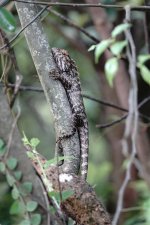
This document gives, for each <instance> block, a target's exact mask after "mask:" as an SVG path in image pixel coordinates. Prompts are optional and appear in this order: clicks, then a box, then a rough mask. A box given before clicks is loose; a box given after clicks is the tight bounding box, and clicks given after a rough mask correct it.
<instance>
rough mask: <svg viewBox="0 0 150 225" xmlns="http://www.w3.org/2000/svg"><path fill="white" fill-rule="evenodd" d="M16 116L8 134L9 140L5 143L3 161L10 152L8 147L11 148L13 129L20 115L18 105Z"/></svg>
mask: <svg viewBox="0 0 150 225" xmlns="http://www.w3.org/2000/svg"><path fill="white" fill-rule="evenodd" d="M17 110H18V112H17V115H16V117H15V119H14V122H13V124H12V127H11V130H10V134H9V138H8V142H7V152H6V153H5V160H6V158H7V156H8V154H9V150H10V147H11V144H12V141H13V135H14V131H15V128H16V125H17V122H18V119H19V117H20V114H21V109H20V106H19V103H18V105H17Z"/></svg>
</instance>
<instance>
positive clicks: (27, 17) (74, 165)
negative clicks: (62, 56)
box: [16, 2, 80, 174]
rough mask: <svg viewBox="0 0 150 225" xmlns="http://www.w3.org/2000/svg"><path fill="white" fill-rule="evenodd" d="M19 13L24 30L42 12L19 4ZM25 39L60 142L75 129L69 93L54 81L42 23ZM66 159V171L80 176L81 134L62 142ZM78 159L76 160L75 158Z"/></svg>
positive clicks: (27, 29)
mask: <svg viewBox="0 0 150 225" xmlns="http://www.w3.org/2000/svg"><path fill="white" fill-rule="evenodd" d="M16 7H17V11H18V14H19V18H20V21H21V25H22V27H25V26H26V24H28V23H29V21H32V19H33V18H35V17H36V15H37V13H38V10H39V8H38V7H37V6H36V5H33V4H24V3H19V2H17V3H16ZM24 33H25V37H26V40H27V43H28V46H29V49H30V52H31V55H32V58H33V61H34V64H35V67H36V70H37V73H38V76H39V79H40V82H41V85H42V87H43V90H44V94H45V96H46V99H47V101H48V103H49V104H51V108H52V111H53V115H54V121H55V130H56V139H57V138H58V137H59V136H62V133H66V134H67V133H69V131H70V129H71V127H72V112H71V109H70V105H69V102H68V99H67V97H66V93H65V90H64V88H63V87H62V85H61V83H60V82H58V81H55V80H53V79H51V78H50V76H49V74H50V73H51V74H53V73H56V72H57V68H56V65H55V63H54V61H53V58H52V55H51V51H50V48H49V43H48V40H47V38H46V36H45V33H44V30H43V27H42V24H41V22H40V19H37V20H36V21H34V23H32V24H31V25H30V26H28V27H27V28H26V29H25V31H24ZM62 147H63V153H64V156H70V159H67V161H66V160H65V163H64V164H63V169H64V171H65V172H68V173H75V174H77V173H78V171H79V163H80V146H79V139H78V136H77V133H76V134H75V135H74V136H73V137H71V138H68V139H67V140H63V141H62ZM73 156H74V157H73Z"/></svg>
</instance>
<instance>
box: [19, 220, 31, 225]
mask: <svg viewBox="0 0 150 225" xmlns="http://www.w3.org/2000/svg"><path fill="white" fill-rule="evenodd" d="M19 225H31V222H30V220H28V219H27V220H22V221H21V222H20V224H19Z"/></svg>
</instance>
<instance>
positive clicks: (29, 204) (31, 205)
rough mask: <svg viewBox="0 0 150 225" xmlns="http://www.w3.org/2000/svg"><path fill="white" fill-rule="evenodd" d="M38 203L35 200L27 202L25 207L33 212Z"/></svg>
mask: <svg viewBox="0 0 150 225" xmlns="http://www.w3.org/2000/svg"><path fill="white" fill-rule="evenodd" d="M37 206H38V204H37V202H35V201H29V202H27V205H26V209H27V211H28V212H33V211H34V210H35V209H36V208H37Z"/></svg>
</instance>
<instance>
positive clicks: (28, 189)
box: [19, 182, 32, 196]
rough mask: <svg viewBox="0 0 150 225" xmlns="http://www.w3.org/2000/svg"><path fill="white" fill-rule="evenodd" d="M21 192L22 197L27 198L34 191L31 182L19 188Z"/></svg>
mask: <svg viewBox="0 0 150 225" xmlns="http://www.w3.org/2000/svg"><path fill="white" fill-rule="evenodd" d="M19 189H20V192H21V194H22V195H24V196H26V195H28V194H29V193H31V191H32V183H31V182H24V183H23V184H21V185H20V187H19Z"/></svg>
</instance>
